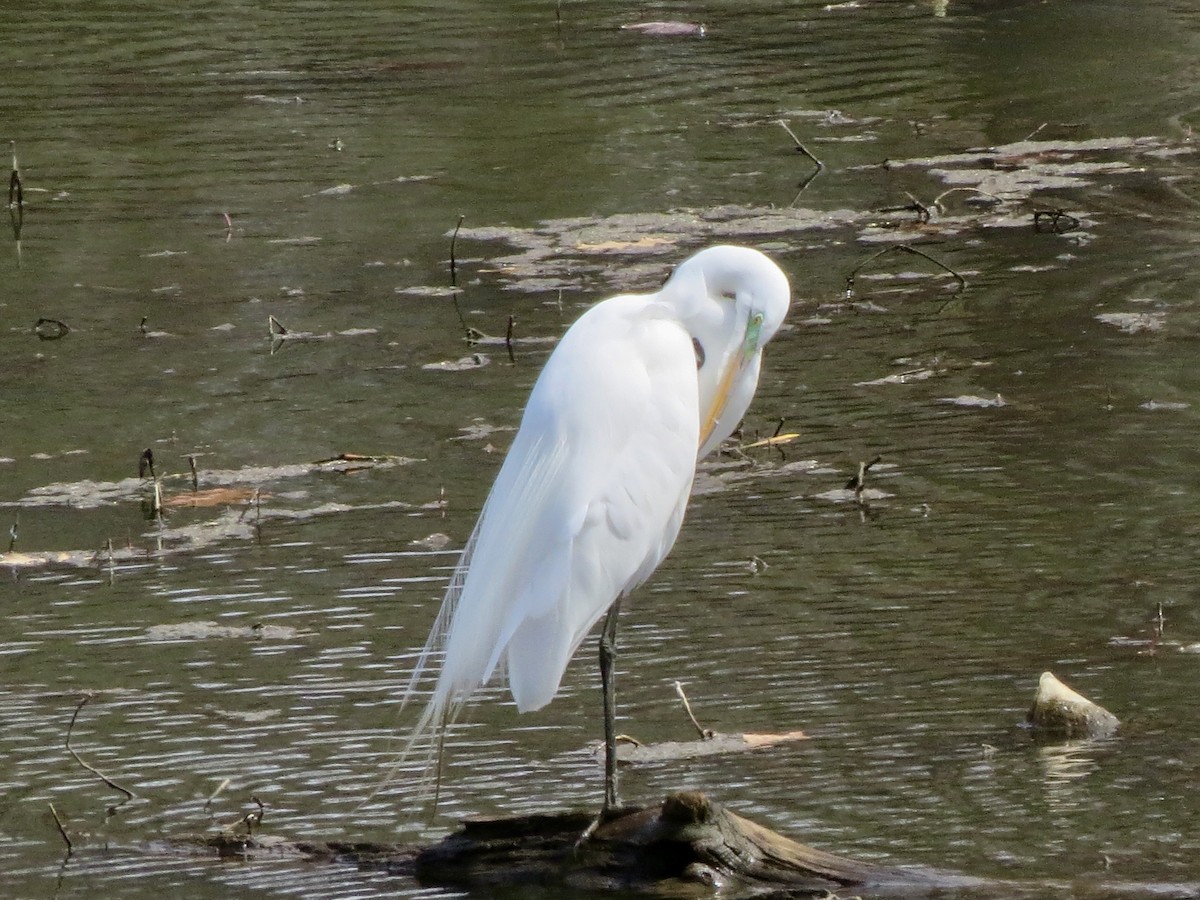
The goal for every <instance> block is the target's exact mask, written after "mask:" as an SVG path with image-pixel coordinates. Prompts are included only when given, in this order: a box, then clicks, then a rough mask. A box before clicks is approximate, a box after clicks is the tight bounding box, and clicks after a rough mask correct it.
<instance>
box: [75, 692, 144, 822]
mask: <svg viewBox="0 0 1200 900" xmlns="http://www.w3.org/2000/svg"><path fill="white" fill-rule="evenodd" d="M92 696H93V695H92V694H84V695H83V699H82V700H80V701H79V705H78V706H76V707H75V712H74V713H72V714H71V724H70V725H68V726H67V752H68V753H70V754H71V756H73V757H74V758H75V762H77V763H79V764H80V765H81V766H83V767H84V768H85V769H87V770H88V771H89V772H91V773H92V774H93V775H95V776H96V777H97V778H99V779H100V780H101V781H103V782H104V783H105V784H107V785H108V786H109V787H110V788H112V789H113V790H114V791H120V792H121V793H122V794H124V795H125V799H126V800H132V799H133V798H134V797H135V796H137V795H136V794H134V792H133V791H131V790H129V788H125V787H121V785H119V784H117V783H116V782H115V781H113V780H112V779H111V778H109V777H108V776H107V775H105V774H104V773H103V772H101V771H100V770H99V769H97V768H95V767H94V766H89V765H88V764H87V763H85V762H84V761H83V760H82V759H81V758H80V756H79V754H78V753H76V752H75V748H74V747H72V746H71V732H72V731H74V730H75V720H76V719H78V718H79V711H80V710H81V709H83V707H84V706H85V705H86V704H87V702H88V701H89V700H91V699H92Z"/></svg>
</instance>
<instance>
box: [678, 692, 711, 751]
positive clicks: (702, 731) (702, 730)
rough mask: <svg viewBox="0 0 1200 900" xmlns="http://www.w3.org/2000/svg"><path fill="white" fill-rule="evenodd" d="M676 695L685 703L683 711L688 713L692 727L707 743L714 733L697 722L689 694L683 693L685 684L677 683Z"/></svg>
mask: <svg viewBox="0 0 1200 900" xmlns="http://www.w3.org/2000/svg"><path fill="white" fill-rule="evenodd" d="M675 693H676V694H678V695H679V699H680V700H682V701H683V711H684V712H686V713H687V717H688V719H689V720H690V721H691V723H692V727H693V728H695V729H696V733H697V734H698V735H700V740H702V741H707V740H709V739H710V738H712V736H713V731H712V730H711V729H708V728H704V727H702V726H701V725H700V723H699V722H697V721H696V716H695V715H694V714H693V713H692V704H690V703H688V698H687V694H685V693H684V692H683V682H680V681H677V682H675Z"/></svg>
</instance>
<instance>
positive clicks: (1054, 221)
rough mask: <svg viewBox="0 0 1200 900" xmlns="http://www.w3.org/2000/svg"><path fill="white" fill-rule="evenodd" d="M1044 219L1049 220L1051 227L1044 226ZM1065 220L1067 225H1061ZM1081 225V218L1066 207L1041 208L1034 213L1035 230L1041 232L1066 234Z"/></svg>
mask: <svg viewBox="0 0 1200 900" xmlns="http://www.w3.org/2000/svg"><path fill="white" fill-rule="evenodd" d="M1043 220H1045V221H1047V222H1049V227H1046V228H1043V227H1042V221H1043ZM1064 220H1065V221H1066V227H1065V228H1061V227H1059V225H1060V223H1061V222H1063V221H1064ZM1079 225H1080V222H1079V220H1078V219H1077V218H1075V217H1074V216H1073V215H1071V214H1070V213H1068V212H1067V211H1066V210H1064V209H1039V210H1037V211H1035V212H1034V214H1033V230H1034V231H1036V232H1038V233H1039V234H1041V233H1043V232H1047V231H1049V232H1050V233H1051V234H1065V233H1066V232H1068V231H1074V230H1075V229H1076V228H1078V227H1079Z"/></svg>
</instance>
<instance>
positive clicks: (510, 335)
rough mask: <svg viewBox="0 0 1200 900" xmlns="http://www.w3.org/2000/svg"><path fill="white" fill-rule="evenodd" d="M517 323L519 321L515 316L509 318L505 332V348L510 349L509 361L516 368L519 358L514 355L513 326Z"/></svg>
mask: <svg viewBox="0 0 1200 900" xmlns="http://www.w3.org/2000/svg"><path fill="white" fill-rule="evenodd" d="M516 321H517V320H516V317H515V316H509V317H508V328H507V329H506V330H505V332H504V346H505V347H507V348H508V361H509V362H510V363H512V364H513V365H514V366H515V365H516V364H517V358H516V357H515V356H514V355H513V348H512V339H513V325H514V324H516Z"/></svg>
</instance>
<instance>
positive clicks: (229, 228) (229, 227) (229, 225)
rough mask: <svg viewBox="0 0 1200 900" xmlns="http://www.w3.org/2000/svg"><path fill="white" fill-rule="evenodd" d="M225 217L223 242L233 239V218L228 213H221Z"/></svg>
mask: <svg viewBox="0 0 1200 900" xmlns="http://www.w3.org/2000/svg"><path fill="white" fill-rule="evenodd" d="M221 215H223V216H224V217H225V243H227V244H228V243H229V242H230V241H231V240H233V219H231V218H229V213H227V212H223V213H221Z"/></svg>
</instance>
